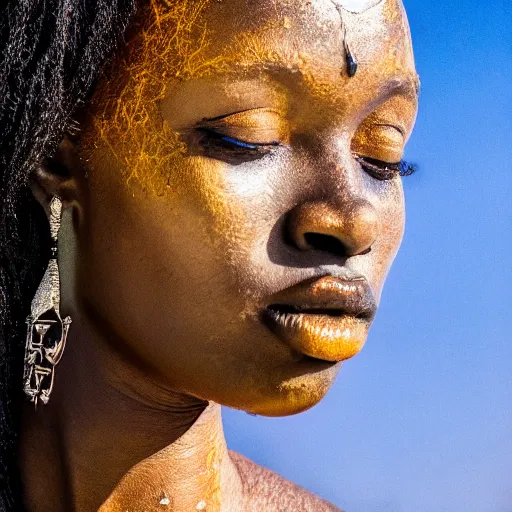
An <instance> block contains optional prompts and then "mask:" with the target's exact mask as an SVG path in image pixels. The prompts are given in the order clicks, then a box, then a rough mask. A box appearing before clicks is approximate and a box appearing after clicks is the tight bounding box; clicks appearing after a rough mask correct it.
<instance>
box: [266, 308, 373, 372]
mask: <svg viewBox="0 0 512 512" xmlns="http://www.w3.org/2000/svg"><path fill="white" fill-rule="evenodd" d="M265 321H266V323H267V325H268V326H269V327H270V329H271V330H272V331H273V332H274V333H276V334H277V335H278V336H279V337H281V338H282V339H283V340H284V341H285V342H286V343H287V344H288V345H290V346H291V347H292V348H294V349H295V350H297V351H298V352H300V353H301V354H304V355H307V356H309V357H312V358H314V359H319V360H322V361H330V362H338V361H345V360H346V359H350V358H351V357H353V356H355V355H356V354H357V353H358V352H359V351H360V350H361V349H362V348H363V345H364V343H365V341H366V336H367V334H368V328H369V322H368V320H365V319H360V318H355V317H353V316H349V315H342V316H331V315H327V314H308V313H280V312H277V311H274V310H270V309H267V310H266V313H265Z"/></svg>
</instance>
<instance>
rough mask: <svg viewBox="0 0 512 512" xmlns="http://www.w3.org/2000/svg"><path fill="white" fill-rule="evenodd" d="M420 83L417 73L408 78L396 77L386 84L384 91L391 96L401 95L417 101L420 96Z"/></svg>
mask: <svg viewBox="0 0 512 512" xmlns="http://www.w3.org/2000/svg"><path fill="white" fill-rule="evenodd" d="M420 88H421V81H420V77H419V75H418V74H417V73H413V74H412V75H410V76H403V75H400V76H396V77H394V78H392V79H391V80H390V81H389V82H388V83H387V84H386V87H385V89H386V91H387V92H388V94H389V93H391V94H393V93H394V94H402V95H404V96H409V97H410V98H413V99H417V98H418V96H419V94H420Z"/></svg>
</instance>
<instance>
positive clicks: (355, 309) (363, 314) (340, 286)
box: [267, 275, 377, 320]
mask: <svg viewBox="0 0 512 512" xmlns="http://www.w3.org/2000/svg"><path fill="white" fill-rule="evenodd" d="M267 308H268V309H270V310H276V311H279V312H286V313H309V314H327V315H349V316H353V317H357V318H361V319H366V320H372V319H373V317H374V316H375V312H376V310H377V304H376V301H375V298H374V296H373V293H372V291H371V288H370V285H369V284H368V282H367V281H366V279H364V278H363V277H350V278H347V279H345V278H340V277H334V276H332V275H327V276H323V277H320V278H318V277H315V278H311V279H308V280H306V281H301V282H300V283H298V284H296V285H294V286H291V287H289V288H286V289H285V290H282V291H280V292H277V293H276V294H274V295H273V296H272V297H271V301H270V303H269V305H268V306H267Z"/></svg>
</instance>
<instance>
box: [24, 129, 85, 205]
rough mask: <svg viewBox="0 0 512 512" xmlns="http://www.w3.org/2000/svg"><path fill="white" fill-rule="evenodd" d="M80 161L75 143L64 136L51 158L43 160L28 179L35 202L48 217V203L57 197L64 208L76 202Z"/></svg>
mask: <svg viewBox="0 0 512 512" xmlns="http://www.w3.org/2000/svg"><path fill="white" fill-rule="evenodd" d="M79 172H80V161H79V159H78V157H77V153H76V145H75V143H74V142H73V141H72V140H71V139H70V138H69V137H68V136H65V137H64V139H63V140H62V142H61V143H60V144H59V147H58V149H57V152H56V154H55V156H54V157H52V158H45V159H44V160H43V161H41V162H40V163H39V165H38V166H37V167H36V168H35V169H34V171H33V172H32V174H31V175H30V178H29V184H30V188H31V190H32V193H33V195H34V197H35V198H36V200H37V201H38V202H39V203H40V204H41V205H42V206H43V208H44V209H45V211H46V213H47V215H50V202H51V200H52V198H53V197H55V196H56V197H58V198H60V200H61V201H62V203H63V205H64V206H69V205H71V204H72V203H77V202H78V190H77V177H78V174H79Z"/></svg>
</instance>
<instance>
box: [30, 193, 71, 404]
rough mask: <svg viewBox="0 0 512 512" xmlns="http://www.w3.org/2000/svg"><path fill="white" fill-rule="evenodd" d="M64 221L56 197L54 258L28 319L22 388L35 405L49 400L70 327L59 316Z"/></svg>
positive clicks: (52, 218) (52, 208)
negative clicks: (60, 239) (59, 252)
mask: <svg viewBox="0 0 512 512" xmlns="http://www.w3.org/2000/svg"><path fill="white" fill-rule="evenodd" d="M61 218H62V201H61V200H60V199H59V198H58V197H56V196H55V197H54V198H53V199H52V200H51V202H50V234H51V237H52V247H51V258H50V262H49V263H48V267H47V269H46V272H45V273H44V276H43V280H42V281H41V284H40V285H39V288H38V289H37V292H36V294H35V296H34V299H33V300H32V305H31V310H30V315H29V316H28V317H27V342H26V345H25V370H24V374H23V389H24V391H25V394H26V395H27V396H28V397H29V398H30V401H31V402H34V404H35V405H36V406H37V402H38V400H39V399H41V401H42V402H43V403H44V404H47V403H48V400H49V399H50V394H51V392H52V389H53V381H54V378H55V367H56V366H57V364H58V363H59V361H60V360H61V358H62V354H63V352H64V348H65V347H66V338H67V336H68V330H69V325H70V324H71V318H70V317H69V316H68V317H66V318H64V320H63V319H62V318H61V316H60V278H59V265H58V263H57V247H58V242H57V240H58V235H59V229H60V223H61Z"/></svg>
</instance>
